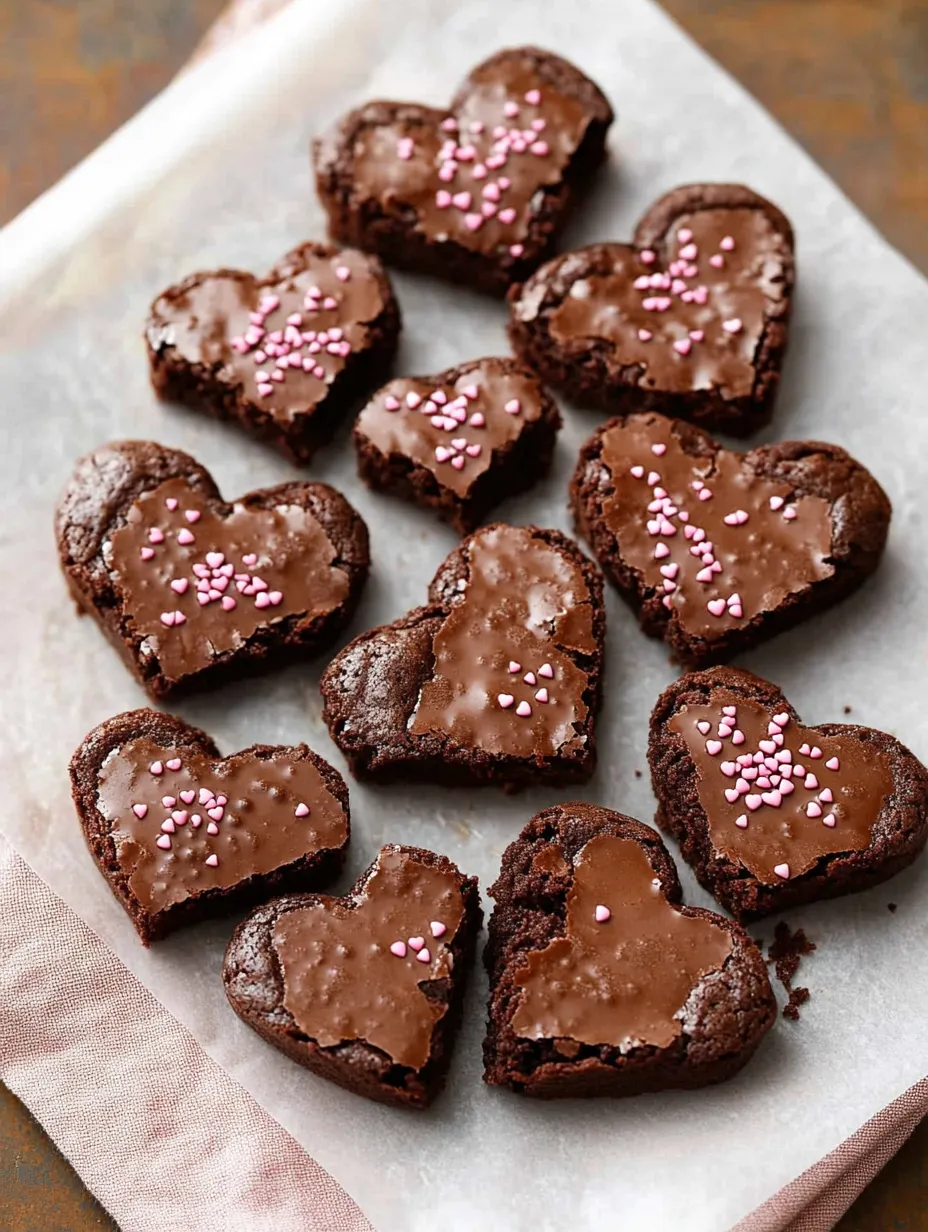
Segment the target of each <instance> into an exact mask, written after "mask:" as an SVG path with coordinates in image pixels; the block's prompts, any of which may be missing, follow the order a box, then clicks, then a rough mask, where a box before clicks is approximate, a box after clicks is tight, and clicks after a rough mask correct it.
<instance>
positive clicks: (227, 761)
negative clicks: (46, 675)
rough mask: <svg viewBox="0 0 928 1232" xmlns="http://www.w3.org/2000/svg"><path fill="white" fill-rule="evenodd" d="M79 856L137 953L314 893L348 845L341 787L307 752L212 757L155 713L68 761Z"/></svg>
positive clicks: (206, 744) (118, 722)
mask: <svg viewBox="0 0 928 1232" xmlns="http://www.w3.org/2000/svg"><path fill="white" fill-rule="evenodd" d="M71 787H72V792H73V795H74V803H75V806H76V808H77V812H78V816H79V817H80V822H81V827H82V829H83V831H84V838H85V839H86V840H87V846H88V847H89V848H90V851H91V853H92V855H93V858H94V859H95V860H96V862H97V865H98V867H99V869H100V872H101V873H102V874H103V876H104V877H105V878H106V880H107V881H108V882H109V886H110V889H111V890H112V891H113V893H114V894H115V895H116V897H117V898H118V899H119V901H120V902H121V903H122V905H123V907H124V908H125V909H126V911H127V913H128V915H129V917H130V919H131V920H132V923H133V924H134V925H135V927H136V929H137V930H138V934H139V936H140V937H141V938H142V942H143V944H144V945H148V944H149V943H150V942H152V941H158V940H159V939H160V938H162V937H165V936H166V935H167V934H168V933H170V932H173V931H174V930H175V929H177V928H180V927H182V926H183V925H185V924H192V923H193V922H194V921H196V920H202V919H205V918H207V917H209V916H215V915H222V914H224V913H226V912H229V911H235V910H239V909H241V908H242V907H249V906H251V905H252V904H253V903H255V902H259V901H260V900H261V899H263V898H266V897H267V896H268V895H270V894H279V893H281V892H282V891H284V890H292V889H296V888H297V887H299V888H301V889H305V888H307V887H309V886H317V887H320V888H321V887H322V886H324V885H326V884H327V883H328V882H329V881H331V880H332V878H334V877H335V876H336V874H337V873H338V872H339V870H340V869H341V866H342V863H343V861H344V856H345V850H346V848H347V846H348V837H349V814H348V788H347V787H346V786H345V781H344V779H343V778H342V777H341V775H340V774H339V773H338V771H337V770H334V769H333V768H332V767H331V766H330V765H329V764H328V763H327V762H324V761H323V760H322V758H321V757H319V756H317V754H315V753H313V752H312V750H311V749H309V748H307V746H306V745H305V744H299V745H296V746H294V747H283V746H273V745H267V744H255V745H252V747H251V748H250V749H244V750H242V752H240V753H234V754H232V756H231V757H225V758H221V757H220V755H219V750H218V749H217V748H216V746H215V744H213V742H212V740H211V739H210V738H209V736H207V735H206V733H205V732H202V731H200V730H199V729H198V728H196V727H191V726H190V725H189V724H187V723H182V722H181V720H180V719H175V718H172V717H171V716H170V715H167V714H158V713H157V712H156V711H154V710H132V711H130V712H128V713H126V714H118V715H116V716H115V717H114V718H112V719H107V720H106V722H104V723H101V724H100V725H99V726H98V727H95V728H94V729H93V731H92V732H90V734H89V735H88V736H86V737H85V739H84V741H83V743H82V744H81V746H80V748H79V749H78V750H77V752H76V753H75V754H74V756H73V758H72V759H71Z"/></svg>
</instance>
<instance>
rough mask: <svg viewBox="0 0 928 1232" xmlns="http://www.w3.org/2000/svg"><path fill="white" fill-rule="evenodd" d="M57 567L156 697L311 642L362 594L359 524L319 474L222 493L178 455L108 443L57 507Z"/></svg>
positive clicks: (364, 558) (298, 650) (346, 614)
mask: <svg viewBox="0 0 928 1232" xmlns="http://www.w3.org/2000/svg"><path fill="white" fill-rule="evenodd" d="M56 531H57V537H58V550H59V553H60V556H61V565H62V569H63V570H64V573H65V576H66V578H67V579H68V584H69V586H70V588H71V593H72V595H73V596H74V599H75V600H76V602H77V604H78V606H79V607H80V608H82V609H85V610H86V611H88V612H90V613H92V615H93V616H94V617H95V618H96V620H97V622H98V623H99V624H100V626H101V628H102V629H103V631H104V632H105V633H106V635H107V636H108V637H109V639H110V641H111V642H112V643H113V644H114V645H115V646H116V648H117V649H118V650H119V652H120V653H121V655H122V657H123V659H124V660H125V662H126V664H127V665H128V667H129V669H130V670H131V671H132V672H133V673H134V674H135V675H136V676H137V677H138V679H139V681H140V682H141V683H142V685H143V686H144V687H145V688H146V689H147V690H148V692H149V693H150V694H151V696H152V697H154V698H156V699H157V698H163V697H167V696H168V695H169V694H173V693H177V692H179V691H180V690H182V689H183V690H189V689H191V688H195V687H201V686H203V685H205V684H213V683H217V682H218V681H220V680H223V679H227V678H230V677H234V676H238V675H241V674H244V673H246V672H253V671H257V670H261V669H263V668H265V667H268V666H271V665H273V664H277V663H287V662H290V661H292V660H294V659H296V658H297V657H300V656H305V655H307V654H312V653H315V652H317V651H319V650H322V649H324V648H325V647H327V646H329V645H331V643H332V642H333V641H334V640H335V638H336V637H338V635H339V633H340V632H341V630H342V629H343V628H344V627H345V625H346V624H347V622H348V621H349V619H350V618H351V615H352V613H353V612H354V609H355V607H356V606H357V603H358V599H359V598H360V594H361V590H362V588H363V586H364V582H365V580H366V578H367V571H368V566H369V563H370V558H369V554H368V539H367V527H366V526H365V525H364V522H363V521H362V520H361V518H360V516H359V515H358V514H357V513H356V512H355V510H354V509H353V508H352V507H351V505H349V504H348V502H347V501H346V500H345V498H344V497H343V496H342V495H341V493H339V492H336V491H335V489H334V488H330V487H329V486H328V485H327V484H324V483H283V484H279V485H278V486H277V487H274V488H263V489H260V490H258V491H255V492H249V493H248V495H247V496H244V497H242V498H241V499H240V500H238V501H236V502H235V503H234V504H231V505H230V504H226V502H225V501H223V500H222V498H221V497H220V495H219V491H218V489H217V487H216V485H215V483H214V482H213V480H212V477H211V476H210V474H209V472H208V471H207V470H206V469H205V468H204V467H202V466H200V464H199V463H198V462H196V461H195V460H194V459H193V458H191V457H190V456H189V455H188V454H185V453H180V452H178V451H177V450H175V449H166V448H165V447H164V446H163V445H157V444H155V443H154V442H151V441H121V442H117V443H115V444H111V445H105V446H103V448H102V449H98V450H96V451H95V452H94V453H91V454H88V455H87V456H86V457H84V458H82V459H81V461H80V462H78V464H77V468H76V470H75V472H74V475H73V476H72V478H71V480H70V482H69V484H68V486H67V488H66V489H65V493H64V496H63V497H62V500H61V503H60V505H59V506H58V512H57V519H56Z"/></svg>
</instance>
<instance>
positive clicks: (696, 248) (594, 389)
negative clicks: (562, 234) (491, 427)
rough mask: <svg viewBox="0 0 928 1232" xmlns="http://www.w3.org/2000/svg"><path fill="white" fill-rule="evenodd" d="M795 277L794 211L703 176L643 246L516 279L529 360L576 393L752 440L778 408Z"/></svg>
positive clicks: (588, 253)
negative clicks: (702, 181) (791, 218)
mask: <svg viewBox="0 0 928 1232" xmlns="http://www.w3.org/2000/svg"><path fill="white" fill-rule="evenodd" d="M793 281H794V261H793V233H792V229H791V227H790V225H789V222H788V221H787V219H786V218H785V217H784V215H783V214H782V213H781V212H780V211H779V210H778V209H777V208H776V206H775V205H772V204H771V203H770V202H769V201H767V200H765V199H764V198H763V197H760V196H758V195H757V193H753V192H751V191H750V189H747V188H742V187H740V186H739V185H737V184H689V185H687V186H685V187H683V188H676V189H674V190H673V192H670V193H668V194H667V195H666V196H664V197H661V198H660V199H659V200H658V201H656V202H655V203H654V205H652V206H651V208H650V209H649V210H648V212H647V213H646V214H645V216H644V218H642V220H641V222H640V223H639V224H638V227H637V229H636V231H635V239H634V243H633V244H593V245H591V246H590V247H589V248H581V249H579V250H578V251H577V252H568V253H565V254H564V255H563V256H559V257H555V258H554V259H553V260H552V261H549V262H548V263H547V264H546V265H544V266H542V267H541V269H539V270H538V271H537V272H536V273H535V274H534V275H533V276H532V277H531V278H530V279H529V280H528V281H527V282H526V283H525V284H524V285H523V286H521V287H513V288H512V291H511V293H510V297H509V302H510V310H511V320H510V327H509V332H510V338H511V340H512V344H513V346H514V348H515V351H516V354H517V355H519V356H520V358H522V359H523V360H524V361H525V362H526V363H527V364H528V365H529V366H530V367H532V368H534V369H535V370H536V372H538V373H539V375H540V376H541V377H542V379H543V380H544V381H545V382H546V383H547V384H549V385H553V386H554V387H555V388H556V389H560V390H562V391H563V392H564V393H565V394H567V395H568V396H569V397H570V398H572V399H573V400H574V401H576V402H578V403H580V404H582V405H586V406H595V407H600V408H602V409H603V410H605V411H612V412H616V413H623V412H629V411H646V410H655V411H662V412H663V413H664V414H666V415H674V416H676V417H678V418H680V419H689V420H692V421H693V422H695V423H699V424H702V425H704V426H705V427H707V428H716V429H719V430H721V431H724V432H729V433H731V434H732V435H733V436H747V435H749V434H750V433H752V432H755V431H756V430H757V429H758V428H759V427H761V426H762V425H763V424H765V423H766V422H767V421H768V420H769V419H770V416H771V415H772V413H773V404H774V399H775V396H776V392H777V388H778V386H779V383H780V368H781V366H782V363H783V355H784V352H785V350H786V339H787V324H788V321H789V314H790V303H791V298H792V290H793Z"/></svg>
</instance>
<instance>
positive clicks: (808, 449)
mask: <svg viewBox="0 0 928 1232" xmlns="http://www.w3.org/2000/svg"><path fill="white" fill-rule="evenodd" d="M627 419H628V416H617V417H615V418H614V419H611V420H609V421H607V422H606V423H604V424H602V425H601V426H600V427H599V428H597V429H596V431H595V432H594V433H593V435H592V436H591V437H590V439H589V440H588V441H586V443H585V444H584V445H583V447H582V448H581V450H580V456H579V459H578V461H577V466H576V469H575V470H574V475H573V479H572V481H571V485H570V505H571V509H572V511H573V515H574V522H575V525H576V527H577V530H578V531H579V533H580V534H581V535H582V536H583V537H584V539H586V541H587V542H588V543H589V545H590V548H591V549H592V551H593V554H594V556H595V557H596V559H597V560H598V561H599V563H600V565H601V566H602V569H603V572H604V573H605V575H606V577H607V578H608V579H609V581H610V582H611V583H612V584H613V586H615V588H616V590H618V592H619V593H620V594H621V596H622V598H623V599H625V601H626V602H627V603H628V604H629V605H630V606H631V607H632V608H633V609H634V611H635V612H637V614H638V621H639V623H640V625H641V628H642V630H643V631H644V632H645V633H647V634H648V636H649V637H656V638H661V639H663V640H664V641H665V642H667V643H668V645H669V646H670V647H671V648H672V650H673V653H674V656H675V658H676V659H678V660H679V662H680V663H682V664H684V666H686V667H689V668H699V667H706V666H708V665H710V664H714V663H724V662H727V661H728V660H729V659H730V658H732V657H733V656H734V655H736V654H739V653H740V652H741V651H743V650H748V649H750V648H751V647H752V646H757V645H759V644H760V643H761V642H764V641H766V640H767V639H768V638H770V637H773V636H775V635H776V634H777V633H782V632H783V631H785V630H786V629H791V628H793V626H794V625H797V624H800V623H801V622H802V621H804V620H807V619H808V618H809V617H810V616H813V615H815V613H817V612H821V611H824V610H825V609H826V608H829V607H832V606H833V605H834V604H836V603H838V602H839V601H840V600H841V599H843V598H845V597H846V596H847V595H850V594H852V593H853V592H854V591H855V590H857V589H858V587H859V586H861V585H862V584H863V583H864V582H865V581H866V580H867V578H868V577H869V576H870V575H871V574H872V573H873V572H875V570H876V568H877V566H878V565H879V563H880V560H881V558H882V555H883V550H884V548H885V546H886V539H887V536H888V534H889V523H890V518H891V517H892V505H891V504H890V501H889V497H888V496H887V495H886V493H885V492H884V491H883V489H882V488H881V487H880V485H879V483H877V481H876V479H874V477H873V476H872V475H871V474H870V472H869V471H868V470H867V469H866V468H865V467H863V466H861V464H860V463H859V462H857V461H856V460H855V459H854V458H852V457H851V455H850V454H849V453H847V452H846V451H845V450H843V449H842V448H841V447H840V446H839V445H829V444H826V443H825V442H822V441H782V442H780V443H778V444H774V445H761V446H759V447H758V448H757V449H752V450H750V451H749V452H748V453H746V454H744V455H743V458H744V464H745V465H746V466H747V467H748V468H749V469H750V470H752V471H753V472H754V473H755V474H756V475H757V476H758V478H763V479H777V480H781V481H783V482H785V483H788V484H790V485H791V486H792V487H794V488H795V490H796V493H797V495H799V496H817V497H820V498H821V499H823V500H826V501H828V502H829V504H830V505H831V520H832V547H831V553H830V555H829V557H828V560H829V562H830V563H831V565H832V566H833V567H834V573H833V574H832V575H831V576H830V577H827V578H823V579H821V580H819V581H817V582H814V583H811V584H810V585H808V586H806V587H805V588H804V589H802V590H798V591H795V592H794V593H792V594H789V595H787V596H785V598H784V599H783V601H782V603H780V605H779V606H778V607H777V608H776V609H775V610H774V611H767V612H762V613H760V614H759V615H757V616H755V617H754V618H753V619H751V620H747V621H745V622H744V624H743V625H741V626H740V627H737V628H732V629H731V631H730V632H729V633H728V634H726V635H725V636H724V637H721V638H718V639H715V640H713V641H711V642H710V641H707V640H706V639H704V638H700V637H698V636H694V635H693V634H691V633H689V632H687V630H686V629H684V628H683V626H682V625H681V623H680V621H679V619H678V616H677V613H676V611H675V610H668V609H667V608H666V607H664V606H663V603H662V602H661V600H662V595H661V594H660V593H659V592H658V591H657V589H656V588H655V587H653V586H649V585H647V584H646V582H645V580H644V577H643V575H642V574H641V572H640V571H639V570H637V569H633V568H631V567H630V566H629V565H627V564H626V563H625V561H624V560H623V559H622V557H621V554H620V550H619V544H618V543H617V541H616V538H615V535H614V534H613V533H612V532H611V531H610V529H609V527H608V526H607V524H606V519H605V518H604V516H603V503H604V501H605V500H606V499H607V498H608V496H609V495H610V493H611V491H612V484H611V477H610V474H609V471H608V469H607V467H606V466H605V465H604V463H603V461H602V448H603V438H604V437H605V435H606V434H607V433H608V432H609V430H610V429H611V428H614V427H616V426H619V425H621V424H622V423H624V422H625V421H626V420H627ZM672 430H673V432H674V434H675V435H676V437H677V439H678V440H679V441H680V443H681V445H682V447H683V449H684V450H685V451H686V452H687V453H688V454H691V455H692V456H693V457H694V458H711V457H713V456H714V455H715V454H716V453H718V452H719V451H720V450H721V449H722V445H721V444H720V443H719V442H718V441H716V440H713V438H712V437H711V436H709V434H708V433H707V432H704V431H702V430H701V429H700V428H696V427H693V426H692V425H690V424H687V423H683V422H682V421H678V422H676V423H675V424H674V425H673V429H672Z"/></svg>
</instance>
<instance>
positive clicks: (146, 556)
mask: <svg viewBox="0 0 928 1232" xmlns="http://www.w3.org/2000/svg"><path fill="white" fill-rule="evenodd" d="M164 503H165V505H166V506H167V508H168V511H169V512H170V513H175V512H178V501H177V499H176V498H175V497H173V496H170V497H168V498H167V500H166V501H165V502H164ZM180 512H182V513H183V515H184V519H185V521H187V522H188V523H191V524H194V525H195V524H196V523H197V522H198V521H199V520H200V516H201V514H200V510H199V509H186V510H180ZM168 533H170V530H169V532H168ZM175 539H176V541H177V542H178V543H179V544H181V545H182V546H184V547H189V546H190V545H191V544H193V543H195V542H196V536H195V535H194V533H193V531H191V530H189V529H188V528H187V527H186V526H183V527H181V529H180V530H179V531H177V533H176V535H175ZM166 540H167V534H166V533H165V531H164V530H162V529H161V527H160V526H153V527H151V528H150V529H149V531H148V541H149V544H154V545H156V546H160V545H161V544H163V543H165V542H166ZM139 555H140V556H141V558H142V560H145V561H148V560H154V559H155V547H151V546H146V547H143V548H142V549H141V550H140V552H139ZM257 563H258V557H257V555H256V554H255V553H254V552H248V553H246V554H245V555H244V556H243V557H242V569H241V570H240V571H239V572H236V569H235V565H234V564H233V563H232V562H231V561H227V560H226V558H225V554H224V553H223V552H207V553H206V556H205V557H204V559H203V560H198V561H194V562H193V564H192V565H191V571H192V575H193V576H192V578H189V577H183V576H181V577H175V578H171V580H170V581H169V582H168V586H169V587H170V589H171V591H172V592H173V593H174V594H175V595H185V594H187V592H188V591H189V590H190V587H191V582H192V584H193V591H192V593H193V594H195V595H196V597H197V602H198V603H199V605H200V606H201V607H207V606H208V605H209V604H211V603H218V604H219V606H220V607H221V608H222V610H223V611H224V612H234V611H235V609H236V607H237V606H238V600H237V599H236V598H235V596H234V595H232V594H228V593H227V591H228V588H229V585H230V584H231V583H232V582H234V583H235V588H236V590H238V592H239V593H240V594H241V595H245V596H247V597H248V598H251V599H253V600H254V605H255V607H256V608H262V609H263V608H266V607H277V606H279V604H281V603H282V602H283V598H284V596H283V592H282V591H280V590H271V589H270V587H269V586H268V584H267V582H265V580H264V579H263V578H262V577H260V576H259V575H258V574H257V573H253V572H251V571H250V570H251V568H252V566H254V565H256V564H257ZM186 621H187V617H186V615H185V614H184V613H183V612H182V611H180V610H179V609H175V610H172V611H165V612H162V613H161V623H162V624H163V625H164V626H165V627H166V628H168V629H170V628H176V627H177V626H178V625H182V624H185V623H186Z"/></svg>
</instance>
